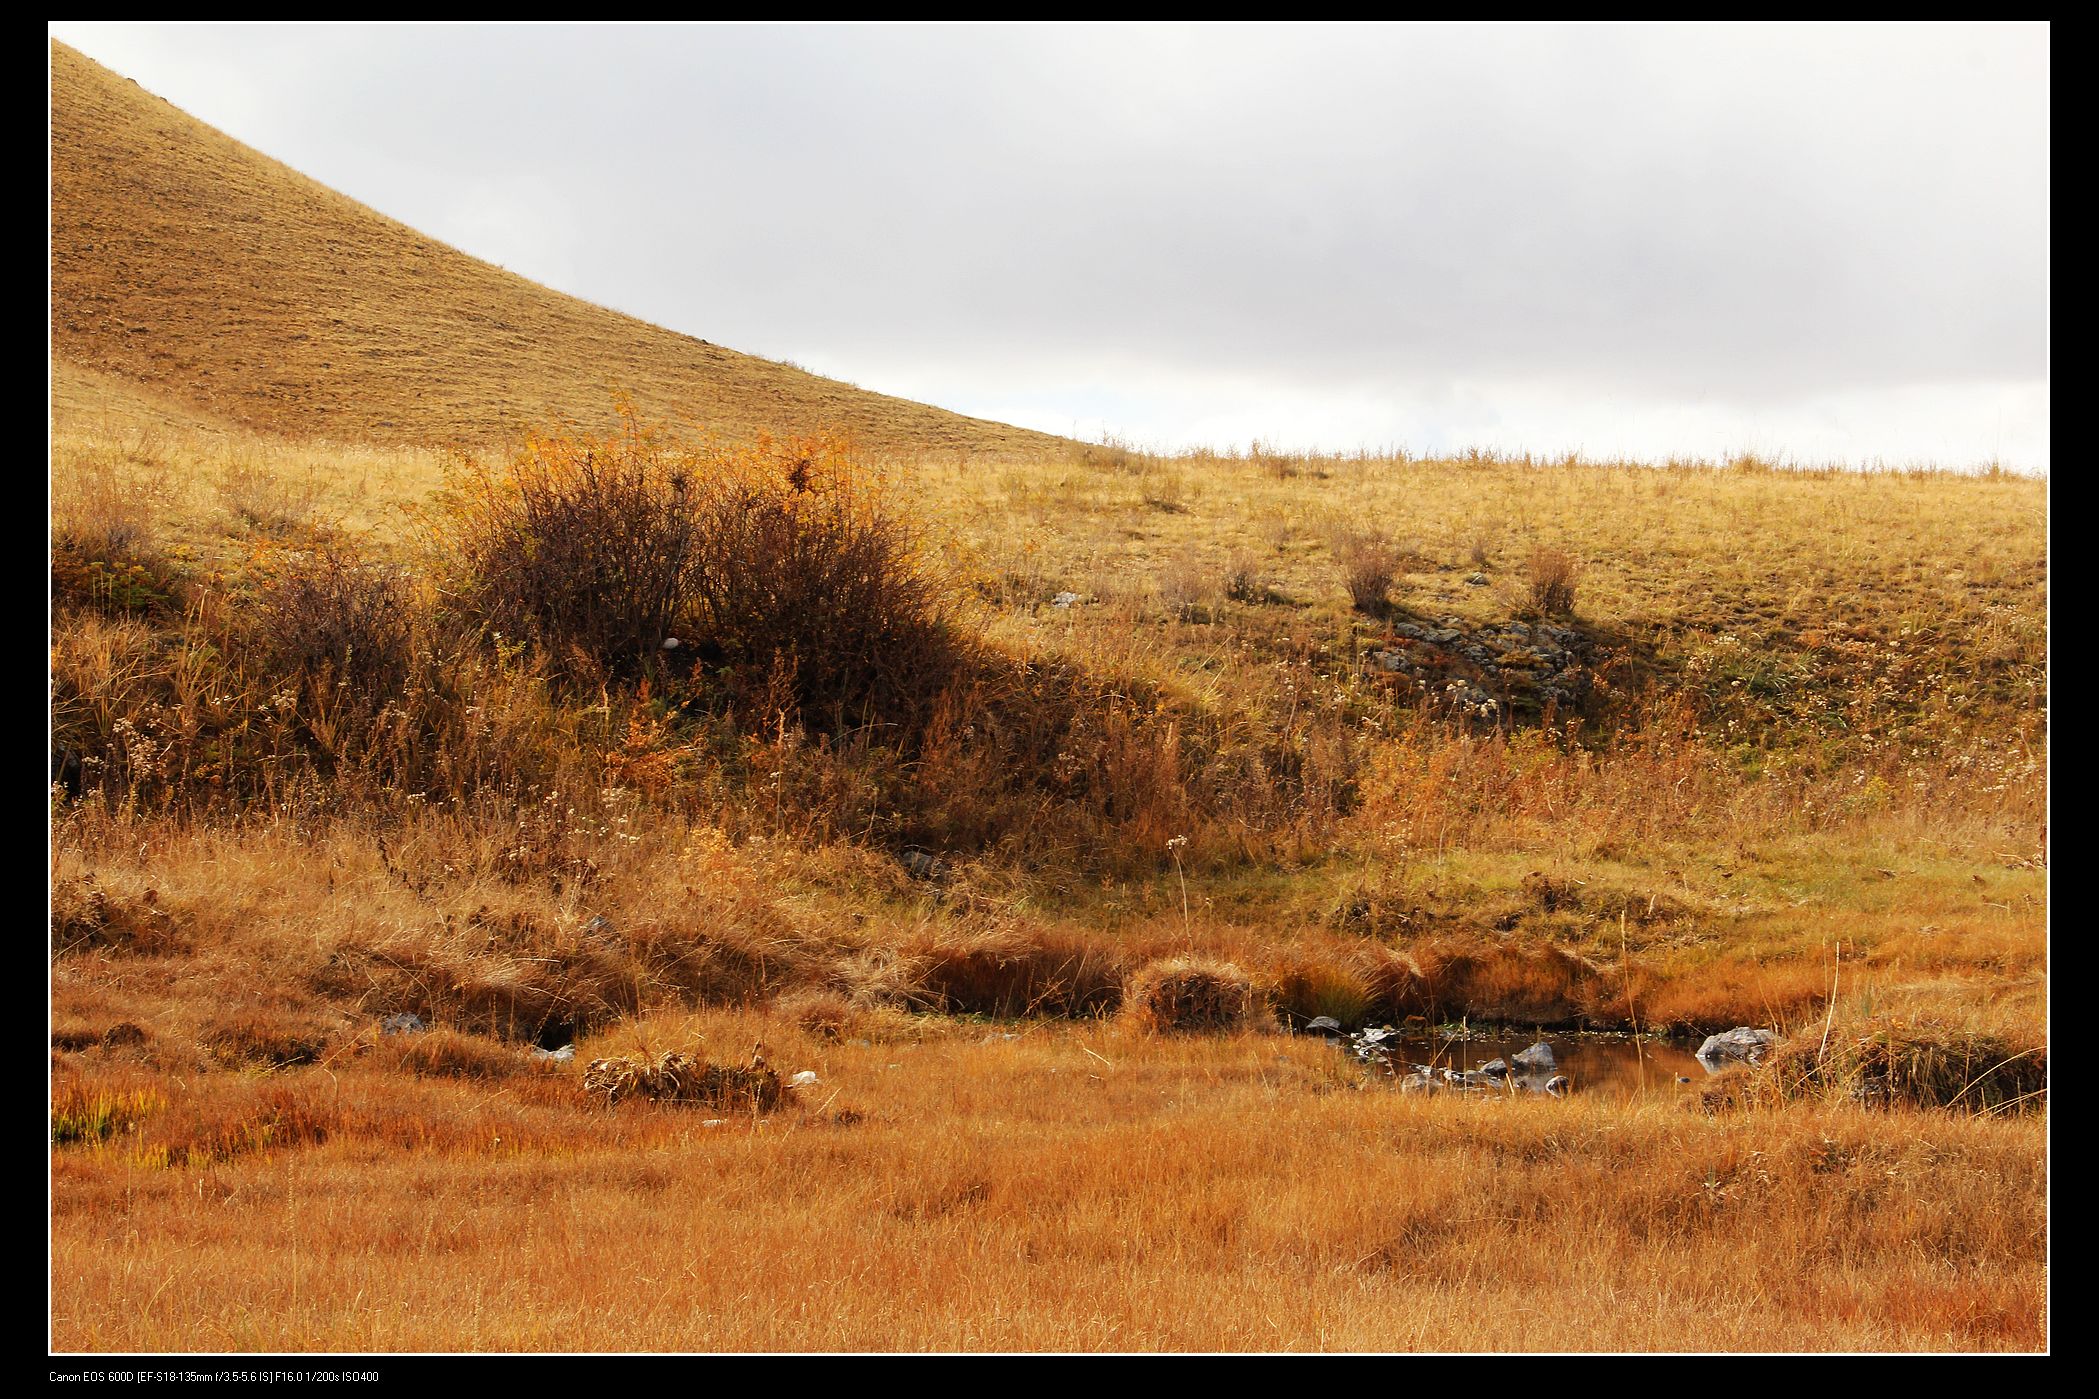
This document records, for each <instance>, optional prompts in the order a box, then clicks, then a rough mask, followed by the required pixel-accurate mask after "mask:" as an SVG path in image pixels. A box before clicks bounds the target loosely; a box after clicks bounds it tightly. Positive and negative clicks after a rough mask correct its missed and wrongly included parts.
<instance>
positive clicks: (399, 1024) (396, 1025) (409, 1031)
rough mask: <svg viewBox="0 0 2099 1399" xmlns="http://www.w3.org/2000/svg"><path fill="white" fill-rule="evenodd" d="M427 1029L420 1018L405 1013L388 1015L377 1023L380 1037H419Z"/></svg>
mask: <svg viewBox="0 0 2099 1399" xmlns="http://www.w3.org/2000/svg"><path fill="white" fill-rule="evenodd" d="M429 1028H430V1027H429V1026H428V1025H425V1024H424V1023H423V1020H422V1017H421V1016H419V1015H411V1014H409V1013H407V1012H405V1011H404V1012H402V1013H401V1014H399V1015H389V1016H387V1017H386V1019H384V1020H382V1021H380V1022H379V1033H380V1034H382V1035H420V1034H421V1033H423V1031H425V1030H427V1029H429Z"/></svg>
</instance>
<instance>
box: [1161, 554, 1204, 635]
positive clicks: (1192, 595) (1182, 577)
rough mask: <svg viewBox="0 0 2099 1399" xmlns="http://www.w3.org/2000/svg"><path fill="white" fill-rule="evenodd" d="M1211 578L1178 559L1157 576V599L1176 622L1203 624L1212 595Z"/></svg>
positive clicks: (1198, 566) (1196, 565) (1188, 561)
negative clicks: (1164, 605) (1163, 604)
mask: <svg viewBox="0 0 2099 1399" xmlns="http://www.w3.org/2000/svg"><path fill="white" fill-rule="evenodd" d="M1212 577H1213V575H1212V574H1210V573H1209V572H1208V571H1207V570H1205V569H1204V568H1203V567H1202V565H1201V564H1199V563H1197V562H1196V561H1195V560H1193V559H1188V558H1183V559H1178V560H1176V561H1175V562H1173V563H1172V564H1170V565H1168V566H1167V568H1166V569H1165V570H1164V571H1163V572H1162V573H1160V575H1159V598H1160V601H1162V602H1164V603H1165V604H1166V610H1167V612H1168V614H1169V615H1171V616H1172V617H1173V618H1174V619H1175V620H1176V621H1182V622H1207V621H1209V620H1210V609H1211V603H1212V602H1213V601H1214V599H1215V596H1216V592H1215V585H1214V584H1213V582H1212Z"/></svg>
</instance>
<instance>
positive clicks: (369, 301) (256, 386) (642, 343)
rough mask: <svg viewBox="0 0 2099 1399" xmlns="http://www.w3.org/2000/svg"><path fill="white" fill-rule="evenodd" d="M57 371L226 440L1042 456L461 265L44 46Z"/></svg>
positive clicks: (1024, 439) (1037, 441) (1009, 440)
mask: <svg viewBox="0 0 2099 1399" xmlns="http://www.w3.org/2000/svg"><path fill="white" fill-rule="evenodd" d="M51 187H52V199H51V298H52V321H51V334H52V347H53V350H54V352H55V353H56V354H57V356H58V357H59V358H61V359H64V360H72V361H75V362H77V363H78V364H80V365H83V366H85V367H87V368H89V369H93V370H97V371H100V372H102V373H105V374H112V375H119V376H122V377H124V378H127V379H131V380H134V381H137V382H138V383H141V384H144V385H147V386H149V387H150V388H152V389H153V390H155V391H157V392H160V393H162V394H165V395H169V396H173V397H175V398H177V399H179V400H180V401H182V402H185V403H188V404H191V405H195V406H197V407H200V408H202V409H204V410H206V411H207V412H209V413H210V414H212V415H214V416H216V417H219V418H223V419H225V420H227V421H229V422H233V423H238V424H242V425H245V426H248V427H253V428H258V429H263V430H268V431H273V432H284V433H296V434H305V435H315V436H324V437H333V438H337V439H340V440H344V441H392V442H426V443H427V442H443V443H459V442H480V441H487V440H490V439H493V438H499V437H503V436H507V435H510V434H513V433H515V432H517V431H519V430H521V429H524V428H529V427H534V426H539V425H541V424H544V423H546V422H547V421H550V420H551V419H553V418H556V417H567V418H572V419H575V420H578V421H582V422H599V421H603V420H604V419H605V418H606V417H607V416H608V415H609V409H608V405H609V402H610V399H609V395H608V388H618V389H620V390H622V391H624V392H626V393H628V394H631V395H632V396H633V397H634V399H635V400H636V402H638V403H639V404H641V405H642V406H644V407H645V408H646V409H647V410H648V411H649V412H651V413H653V414H657V415H662V416H675V417H677V418H678V419H680V420H681V421H685V422H688V423H694V424H699V425H704V426H706V427H709V428H712V429H714V430H717V431H720V432H725V433H729V434H732V435H741V434H748V433H751V432H754V431H757V430H759V429H767V430H771V431H775V432H781V431H797V430H810V429H815V428H824V429H828V430H833V431H839V432H844V433H847V434H849V435H851V436H853V437H854V438H856V439H857V440H859V441H861V442H863V443H865V444H867V445H869V446H871V447H897V446H902V445H906V444H908V445H910V446H912V447H914V448H917V449H921V450H934V451H956V450H968V451H980V452H981V451H1026V450H1031V449H1035V448H1039V447H1041V446H1043V445H1045V444H1046V443H1047V442H1049V441H1050V440H1051V439H1047V438H1045V437H1043V436H1042V435H1041V434H1038V433H1031V432H1026V431H1023V430H1021V429H1018V428H1012V427H1007V426H1005V425H1004V424H1001V423H992V422H985V421H983V420H980V419H975V418H965V417H963V416H961V415H959V414H955V413H947V412H943V411H941V410H940V409H937V408H930V407H927V406H926V405H924V404H919V403H911V402H908V401H906V400H903V399H896V398H888V397H884V396H883V395H880V394H873V393H867V392H865V391H863V390H861V389H857V388H854V387H852V386H851V385H848V384H841V383H838V382H836V381H834V380H830V379H823V378H819V377H817V376H816V375H813V374H808V373H805V372H803V371H801V370H799V369H794V368H791V367H789V366H787V365H783V364H775V363H773V362H771V361H769V360H763V359H758V358H755V357H753V356H750V355H742V354H738V353H736V352H735V351H734V350H729V349H724V348H723V347H721V346H719V345H712V344H708V343H707V342H705V341H702V340H695V339H693V338H691V337H690V336H685V335H679V334H676V333H674V332H672V331H668V330H664V329H662V328H660V327H657V326H652V325H649V324H647V323H646V322H643V321H638V320H635V319H634V318H633V317H631V316H623V315H620V314H618V313H616V312H613V311H608V310H605V309H603V308H602V307H597V306H592V305H589V304H588V303H586V302H582V301H578V300H576V299H575V298H574V297H569V296H563V295H561V294H560V293H558V292H553V291H549V290H548V289H547V288H545V287H541V286H538V285H535V284H534V283H532V282H528V281H526V280H525V279H524V278H522V277H517V276H514V275H512V274H511V273H508V272H505V271H503V270H502V269H500V268H497V267H493V266H490V265H489V264H488V263H485V262H481V261H478V260H477V259H475V258H471V257H468V256H466V255H465V254H463V253H460V252H458V251H456V250H454V249H452V248H448V247H446V246H445V245H443V244H442V243H438V242H436V241H435V240H433V239H430V238H426V237H424V236H423V235H422V234H420V233H417V232H416V231H415V230H414V229H411V228H407V227H405V226H403V225H401V224H399V223H396V222H394V221H393V220H391V219H388V218H386V217H384V216H382V215H380V214H377V213H375V212H373V211H372V210H370V209H367V208H366V207H364V206H363V205H361V204H359V203H357V202H356V201H354V200H351V199H346V198H344V197H343V196H342V195H340V194H337V193H335V192H334V191H333V190H330V189H327V188H325V187H323V186H321V185H319V184H316V183H315V182H314V181H312V180H310V179H307V178H306V177H305V176H303V175H301V174H299V173H298V172H297V171H294V170H290V169H288V168H286V167H285V166H283V165H281V164H279V163H278V162H276V161H274V160H271V159H269V158H268V157H267V156H264V155H261V154H259V153H258V152H256V151H253V150H250V149H249V148H248V147H246V146H243V145H242V144H240V143H239V142H238V141H234V140H232V139H231V138H229V137H227V136H224V135H222V134H220V133H219V132H217V131H214V130H212V129H211V128H210V127H208V126H205V125H204V124H203V123H201V122H199V121H197V120H195V119H194V118H192V117H190V116H187V115H185V114H184V113H182V112H180V111H178V110H177V109H175V108H174V107H172V106H170V105H169V104H167V103H166V102H163V101H161V100H160V99H159V98H157V97H154V96H153V95H151V94H150V93H148V92H146V91H144V90H143V89H141V88H140V87H139V86H138V85H137V84H136V83H133V82H131V81H129V80H127V79H125V78H121V77H119V76H117V75H116V74H114V73H112V72H110V71H109V70H108V69H106V68H103V67H101V66H100V65H99V64H96V63H95V62H93V61H92V60H90V59H88V58H86V57H84V56H82V55H81V54H80V53H78V52H77V51H75V50H73V49H70V48H68V47H66V46H65V45H64V44H58V43H54V44H53V45H52V46H51Z"/></svg>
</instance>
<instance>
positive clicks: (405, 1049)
mask: <svg viewBox="0 0 2099 1399" xmlns="http://www.w3.org/2000/svg"><path fill="white" fill-rule="evenodd" d="M367 1062H369V1063H371V1064H373V1065H375V1066H377V1067H380V1068H388V1069H393V1070H396V1071H398V1072H402V1073H409V1074H414V1075H415V1076H416V1077H418V1078H464V1079H477V1080H482V1081H489V1080H499V1079H506V1078H514V1077H516V1076H517V1075H519V1074H522V1073H526V1072H529V1071H531V1070H532V1069H533V1068H534V1066H533V1065H531V1064H529V1063H528V1062H527V1061H526V1060H525V1059H524V1058H523V1057H522V1056H521V1055H520V1053H519V1051H517V1050H516V1049H512V1048H510V1047H508V1046H505V1045H501V1044H497V1043H494V1042H492V1041H490V1040H487V1039H483V1038H482V1037H481V1036H479V1035H465V1034H461V1033H460V1032H459V1031H457V1030H449V1029H444V1028H442V1027H439V1028H434V1029H429V1030H425V1031H424V1032H422V1033H421V1034H416V1035H387V1036H385V1037H383V1038H382V1039H381V1040H380V1041H379V1042H378V1044H376V1045H374V1046H373V1047H372V1049H371V1051H370V1053H369V1055H368V1057H367Z"/></svg>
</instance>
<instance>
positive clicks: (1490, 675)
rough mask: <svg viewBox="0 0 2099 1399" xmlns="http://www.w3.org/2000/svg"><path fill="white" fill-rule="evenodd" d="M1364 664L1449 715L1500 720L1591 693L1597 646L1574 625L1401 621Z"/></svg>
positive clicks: (1567, 704)
mask: <svg viewBox="0 0 2099 1399" xmlns="http://www.w3.org/2000/svg"><path fill="white" fill-rule="evenodd" d="M1386 631H1387V637H1386V638H1385V639H1384V644H1381V645H1379V646H1377V647H1376V648H1374V649H1373V650H1371V652H1370V653H1369V657H1368V660H1367V662H1366V664H1365V669H1366V671H1367V672H1368V673H1370V674H1372V675H1376V676H1389V677H1392V679H1393V682H1394V683H1396V684H1398V685H1399V686H1401V687H1402V688H1405V689H1411V690H1412V691H1413V692H1414V693H1415V694H1416V695H1418V696H1420V697H1421V698H1423V699H1425V700H1428V701H1430V702H1431V703H1434V704H1437V705H1440V706H1442V707H1445V708H1447V709H1449V710H1450V711H1451V712H1452V713H1454V714H1456V715H1458V716H1460V717H1464V718H1471V719H1476V720H1481V721H1492V722H1497V723H1498V722H1502V721H1505V720H1506V721H1511V722H1513V721H1514V720H1516V719H1518V718H1522V717H1530V716H1536V715H1539V714H1542V713H1543V712H1544V711H1545V710H1546V709H1547V708H1548V707H1552V708H1556V709H1560V710H1565V709H1568V708H1570V707H1573V706H1577V705H1579V704H1581V703H1582V702H1583V701H1584V700H1585V699H1587V698H1588V695H1589V692H1590V688H1591V685H1592V683H1593V680H1594V676H1593V675H1592V673H1591V670H1590V662H1591V655H1592V652H1593V650H1594V648H1593V646H1592V645H1591V643H1590V642H1589V640H1588V638H1587V637H1585V636H1584V635H1583V634H1582V633H1581V632H1580V631H1578V630H1576V629H1575V628H1573V627H1564V626H1558V625H1555V624H1553V623H1549V622H1522V621H1508V622H1502V623H1499V624H1489V625H1486V626H1472V625H1470V624H1468V623H1466V622H1465V621H1464V620H1463V619H1462V618H1458V617H1444V618H1441V619H1439V620H1438V621H1437V622H1435V623H1433V624H1431V623H1428V622H1422V621H1399V622H1393V623H1391V624H1390V625H1389V626H1388V627H1387V628H1386Z"/></svg>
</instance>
